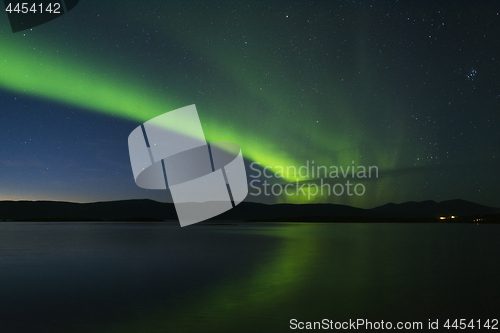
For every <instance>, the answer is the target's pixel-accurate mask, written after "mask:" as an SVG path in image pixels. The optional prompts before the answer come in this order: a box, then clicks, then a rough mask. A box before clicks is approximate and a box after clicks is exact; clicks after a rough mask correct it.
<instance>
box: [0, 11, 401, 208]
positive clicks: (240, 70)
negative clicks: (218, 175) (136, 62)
mask: <svg viewBox="0 0 500 333" xmlns="http://www.w3.org/2000/svg"><path fill="white" fill-rule="evenodd" d="M195 18H197V19H199V20H202V19H203V17H202V15H199V17H195ZM156 23H157V24H160V22H155V21H153V22H151V24H153V25H154V24H156ZM174 25H175V21H174V22H171V24H170V26H171V27H172V26H174ZM201 27H203V25H201ZM171 29H172V31H170V32H169V33H170V34H174V35H177V38H178V39H179V40H183V41H184V43H185V45H186V47H187V48H188V49H190V52H193V53H194V54H204V57H206V58H209V59H210V65H211V66H213V67H215V68H216V71H219V72H221V73H223V74H224V75H225V76H226V77H228V78H229V80H230V81H231V82H230V84H233V83H234V85H235V86H236V88H235V89H236V92H237V96H235V98H234V100H232V101H227V100H224V98H225V97H224V96H222V97H221V96H219V94H214V96H213V97H211V96H208V97H205V96H202V97H201V98H200V99H198V100H196V99H195V100H193V98H192V97H187V98H186V97H184V96H186V95H189V92H188V93H186V92H181V93H180V94H179V93H173V92H170V93H166V92H162V91H161V89H158V85H157V84H158V81H159V79H158V78H157V77H155V75H154V72H151V80H147V79H144V80H145V81H143V79H142V78H141V77H139V76H138V75H137V74H136V73H134V72H133V71H132V70H128V71H127V70H122V69H121V68H118V67H117V66H116V65H115V64H114V63H113V60H112V56H111V55H109V56H108V55H102V56H100V57H99V61H95V60H94V59H95V56H94V57H93V56H92V53H91V52H84V51H81V52H80V54H79V56H78V57H75V56H74V55H73V54H72V53H71V52H69V51H67V50H71V49H77V48H78V46H77V45H76V44H75V45H74V48H73V46H72V45H71V42H69V43H68V44H69V46H68V47H67V48H66V49H67V50H66V49H65V50H66V51H65V50H57V49H56V48H54V47H50V46H47V45H51V43H50V42H48V40H47V38H46V37H44V38H42V40H43V43H41V42H33V41H31V42H30V43H29V44H30V45H29V46H27V45H26V44H27V43H26V42H25V40H23V37H22V36H21V35H19V34H10V35H9V34H6V33H3V34H2V39H1V40H0V57H1V59H3V60H4V61H3V62H1V63H0V87H1V88H3V89H6V90H9V91H14V92H18V93H21V94H25V95H29V96H35V97H38V98H43V99H47V100H50V101H55V102H59V103H63V104H67V105H72V106H76V107H80V108H83V109H86V110H89V111H93V112H99V113H103V114H106V115H110V116H114V117H121V118H125V119H130V120H134V121H138V122H144V121H147V120H149V119H151V118H153V117H155V116H158V115H160V114H162V113H164V112H166V111H170V110H174V109H177V108H179V107H183V106H185V105H189V104H193V103H196V104H197V105H198V109H199V111H200V112H201V113H200V118H201V120H202V123H203V127H204V131H205V136H206V138H207V140H209V141H227V142H234V143H237V144H238V145H239V146H240V147H241V148H242V152H243V154H244V157H245V158H247V159H249V160H252V161H257V162H259V163H260V164H261V165H262V166H271V167H272V168H273V167H276V166H281V167H285V168H286V167H287V166H296V167H297V168H298V167H300V166H302V165H304V164H305V162H306V161H307V160H314V161H315V162H316V165H326V166H329V165H330V166H331V165H338V166H340V165H344V166H349V165H352V164H353V163H354V165H366V166H368V165H376V166H378V168H379V170H380V173H381V174H382V175H383V173H384V171H387V170H393V169H394V168H396V166H397V165H398V164H399V163H398V162H400V161H399V159H400V156H399V155H398V152H399V151H400V150H401V142H402V140H395V136H394V135H391V136H388V137H384V138H381V140H372V139H371V138H370V137H369V136H367V135H365V134H364V133H365V132H366V131H363V130H359V129H361V128H366V123H367V122H369V121H368V120H363V119H359V118H357V117H356V116H355V113H354V112H353V111H352V109H353V106H350V105H349V103H348V102H347V101H346V100H345V99H344V98H342V96H341V95H342V94H341V91H340V92H334V91H337V90H336V89H334V87H333V86H332V83H330V84H329V89H327V91H330V92H332V93H331V94H330V93H326V94H323V95H322V96H320V97H318V100H313V98H311V97H307V96H306V97H304V98H298V97H293V96H299V95H301V94H300V91H301V90H303V89H302V88H300V87H297V86H293V85H291V84H290V78H287V77H283V76H279V75H276V73H274V74H275V75H272V74H273V73H271V74H269V75H268V76H269V77H270V79H269V80H268V81H267V82H264V81H263V79H262V75H261V76H259V75H257V74H256V73H266V72H270V71H271V70H270V69H269V65H268V64H267V65H265V64H266V62H265V61H264V60H265V59H264V58H263V57H264V54H263V53H262V52H261V53H258V52H257V51H256V50H257V49H266V48H267V47H268V46H269V45H266V44H262V43H261V44H259V43H257V40H255V44H257V45H256V46H255V53H256V56H255V57H254V58H253V60H249V61H248V62H247V63H242V62H241V61H236V60H234V61H232V60H231V59H237V58H240V56H241V54H238V50H236V49H235V48H234V47H232V46H231V45H232V44H231V43H228V46H227V48H221V47H215V46H214V47H205V48H200V47H197V46H196V44H194V43H192V42H190V40H193V39H192V38H191V37H192V36H191V35H185V34H183V33H180V32H176V31H175V30H173V28H171ZM214 29H216V28H214ZM203 33H204V32H203V29H202V28H199V29H195V30H194V32H192V34H198V35H199V36H201V37H203ZM211 33H214V31H212V32H211ZM207 38H208V37H207ZM54 44H55V43H54ZM245 52H248V51H245ZM227 54H232V55H234V56H232V57H227V56H224V55H227ZM69 59H71V60H69ZM267 63H269V61H267ZM275 65H276V68H274V69H273V70H272V71H281V72H285V71H286V69H285V68H283V66H282V65H280V63H279V61H277V62H276V63H275ZM213 67H211V68H212V70H214V69H213ZM300 73H301V72H300V71H298V73H295V74H293V75H300ZM165 74H168V71H167V72H166V73H165ZM143 76H144V75H143ZM173 77H174V79H175V78H176V77H179V73H173ZM271 77H273V78H271ZM323 80H328V81H331V82H334V81H335V80H334V79H333V78H332V79H329V78H328V77H324V78H323ZM260 86H264V87H265V89H263V90H260V89H259V88H257V87H260ZM179 89H180V88H179ZM290 96H292V97H290ZM235 100H236V101H238V100H242V102H241V103H239V102H235ZM251 101H253V103H252V102H251ZM298 105H301V107H300V110H298V108H299V107H298ZM319 106H322V107H325V108H329V109H331V110H332V117H333V118H335V119H338V121H335V125H334V126H328V125H326V124H319V123H317V122H311V123H310V124H307V123H306V122H303V121H298V122H297V121H288V119H287V118H288V117H289V115H290V114H291V113H294V114H295V112H311V113H312V114H314V110H315V109H316V108H318V107H319ZM259 108H262V109H264V110H266V112H267V113H266V114H265V115H262V116H260V115H259V114H258V112H259ZM294 110H295V111H294ZM172 130H175V129H172ZM284 133H285V134H284ZM397 135H400V134H399V133H396V136H397ZM284 136H285V137H287V139H286V140H284V139H283V137H284ZM283 180H284V181H289V182H291V181H295V180H296V178H294V177H291V176H290V177H289V176H288V175H285V176H284V177H283ZM299 180H304V179H302V178H299ZM389 186H390V181H389V180H388V179H387V178H383V177H382V178H381V179H377V180H376V181H372V182H370V184H369V187H367V191H366V194H365V195H364V196H362V197H357V196H353V197H346V196H342V197H337V198H328V197H325V196H315V197H314V199H313V200H310V199H309V198H308V195H306V196H302V197H300V196H293V197H287V196H285V195H284V196H282V197H281V198H279V200H278V201H279V202H292V203H306V202H335V203H342V204H350V205H354V206H360V207H363V206H365V207H366V206H367V205H368V206H373V205H374V204H376V203H384V202H387V201H388V200H394V199H395V198H397V197H398V193H396V191H392V192H391V193H390V194H388V191H387V190H386V189H387V188H388V187H389Z"/></svg>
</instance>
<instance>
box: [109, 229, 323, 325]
mask: <svg viewBox="0 0 500 333" xmlns="http://www.w3.org/2000/svg"><path fill="white" fill-rule="evenodd" d="M318 231H319V230H318V229H317V228H315V226H314V225H306V224H300V225H299V224H294V225H292V226H283V225H281V226H278V227H274V228H273V227H266V228H256V227H252V228H251V229H246V230H245V231H244V232H245V233H254V234H261V235H263V236H274V237H278V239H279V242H280V244H279V246H278V247H277V253H275V254H272V255H269V256H267V258H263V259H262V263H261V264H260V266H259V267H258V268H257V269H256V270H255V271H254V273H251V275H250V276H248V278H243V279H240V280H237V281H232V280H226V281H221V282H220V283H219V284H218V285H215V286H211V287H210V288H208V290H206V291H205V292H204V294H202V295H198V296H196V297H190V299H189V300H187V301H186V302H185V303H184V304H180V305H179V306H178V307H176V309H166V308H165V309H154V310H151V311H150V312H149V313H148V314H146V315H139V316H137V317H135V318H133V319H131V320H129V321H127V322H122V323H118V324H114V325H111V326H108V327H105V328H103V329H102V330H101V331H99V332H166V331H172V332H194V331H196V332H199V331H203V332H211V331H217V332H226V331H242V328H244V327H245V326H244V325H245V323H248V324H250V323H252V321H253V320H254V319H255V318H258V317H260V318H265V317H266V314H267V313H269V311H270V310H272V309H274V308H275V307H286V305H287V303H289V302H291V301H292V298H293V297H294V295H295V294H296V293H297V291H298V289H300V288H301V287H303V285H304V282H305V281H307V280H308V279H307V275H308V274H310V273H311V269H310V267H311V266H312V264H313V261H314V259H315V257H316V253H317V249H318V246H317V245H318V241H317V238H316V237H314V235H315V234H317V232H318ZM284 324H285V325H286V323H284Z"/></svg>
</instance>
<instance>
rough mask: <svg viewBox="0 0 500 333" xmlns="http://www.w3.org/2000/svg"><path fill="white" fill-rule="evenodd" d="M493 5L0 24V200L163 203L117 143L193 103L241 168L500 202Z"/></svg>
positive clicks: (263, 10) (179, 11)
mask: <svg viewBox="0 0 500 333" xmlns="http://www.w3.org/2000/svg"><path fill="white" fill-rule="evenodd" d="M498 12H499V8H498V6H495V5H494V3H491V4H488V3H486V4H484V6H483V7H481V6H479V5H478V4H477V2H467V1H459V2H454V3H453V4H445V3H441V2H433V3H432V4H428V5H426V6H425V7H423V6H422V5H420V6H419V4H418V3H417V2H405V3H401V2H375V1H366V2H364V1H361V2H359V1H333V2H326V1H325V2H321V1H320V2H297V3H292V2H287V1H283V2H272V3H268V2H249V3H244V2H235V3H230V2H222V1H221V2H218V1H216V2H196V1H192V2H179V3H176V2H166V1H142V2H135V1H120V2H117V1H85V0H81V1H80V4H79V5H78V6H77V7H76V8H75V9H73V10H72V11H71V12H70V13H68V14H67V15H65V16H63V17H61V18H59V19H57V20H54V21H52V22H49V23H47V24H44V25H41V26H39V27H36V28H34V29H32V30H29V31H24V32H20V33H16V34H13V33H12V32H11V31H10V27H9V25H8V21H7V16H6V15H3V18H2V19H0V31H1V33H0V107H1V111H2V112H1V120H2V121H1V125H0V126H1V128H2V131H1V134H0V138H1V140H2V143H3V145H2V150H1V159H0V168H1V170H2V173H1V176H0V184H2V189H1V192H0V193H1V197H0V198H1V199H2V200H8V199H14V200H20V199H28V200H34V199H36V200H64V201H85V202H88V201H99V200H118V199H128V198H152V199H155V200H160V201H163V200H165V194H164V193H161V192H157V191H147V190H142V189H139V188H136V186H135V183H134V180H133V177H132V172H131V169H130V163H129V157H128V151H127V137H128V134H129V133H130V132H131V131H132V130H133V129H134V128H135V127H137V126H138V125H139V124H140V123H142V122H144V121H146V120H149V119H151V118H153V117H155V116H157V115H159V114H162V113H164V112H167V111H170V110H174V109H177V108H180V107H183V106H186V105H190V104H196V106H197V109H198V112H199V114H200V118H201V121H202V124H203V129H204V131H205V136H206V137H207V139H208V140H209V141H228V142H234V143H236V144H238V145H239V146H240V147H241V148H242V152H243V155H244V157H245V158H246V159H247V160H248V161H255V162H259V163H260V164H261V165H263V166H282V167H287V166H296V167H299V166H301V165H304V164H305V163H306V162H307V161H315V163H316V164H317V165H326V166H330V165H338V166H349V165H352V164H353V162H354V164H355V165H364V166H373V165H376V166H378V168H379V172H380V177H379V178H378V179H375V180H373V179H372V180H370V181H369V182H367V183H366V194H365V195H364V196H363V197H357V198H349V197H345V196H344V197H338V198H333V197H326V198H325V197H323V198H317V200H319V202H335V203H345V204H351V205H354V206H358V207H363V208H369V207H374V206H377V205H382V204H385V203H387V202H405V201H410V200H415V201H422V200H436V201H442V200H447V199H454V198H460V199H465V200H470V201H474V202H477V203H481V204H485V205H491V206H500V201H499V199H498V196H496V189H497V188H498V186H499V185H500V184H499V179H498V177H497V174H498V171H497V170H498V167H499V163H498V162H497V160H498V156H499V153H500V151H499V149H500V148H499V147H500V145H499V143H500V140H499V137H500V136H499V135H498V128H499V125H500V119H499V117H498V110H499V101H500V90H499V84H498V79H497V77H498V60H499V56H498V54H497V52H495V51H496V47H495V46H496V45H498V42H499V37H498V27H499V23H500V22H499V20H500V16H499V14H498ZM250 172H251V170H248V169H247V173H250ZM288 180H291V179H288ZM248 199H251V198H248ZM248 199H247V200H248ZM278 201H279V202H283V201H284V202H293V200H292V201H289V200H287V198H286V197H282V198H279V200H278ZM301 202H303V201H301ZM316 202H318V201H316Z"/></svg>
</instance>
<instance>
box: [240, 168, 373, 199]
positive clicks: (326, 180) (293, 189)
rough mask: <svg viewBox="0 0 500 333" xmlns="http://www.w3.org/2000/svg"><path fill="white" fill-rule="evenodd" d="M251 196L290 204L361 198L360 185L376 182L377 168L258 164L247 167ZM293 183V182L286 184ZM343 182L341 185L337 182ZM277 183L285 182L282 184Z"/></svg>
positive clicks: (363, 190) (362, 193) (362, 186)
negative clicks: (297, 201) (281, 200)
mask: <svg viewBox="0 0 500 333" xmlns="http://www.w3.org/2000/svg"><path fill="white" fill-rule="evenodd" d="M250 169H251V170H252V174H250V178H253V179H252V180H251V181H250V184H249V185H250V187H251V192H250V195H251V196H255V197H257V196H262V195H263V196H266V197H269V196H274V197H281V196H285V197H287V198H288V199H289V200H291V201H294V200H295V201H296V199H300V200H302V201H312V200H316V199H317V198H326V197H329V196H335V197H339V196H343V195H346V196H349V197H351V196H357V197H360V196H363V195H364V194H365V193H366V187H365V185H364V184H363V182H364V181H367V180H369V179H372V178H378V167H377V166H375V165H372V166H363V165H355V163H354V161H352V164H351V165H340V166H338V165H330V166H325V165H315V163H314V161H309V160H307V161H306V163H305V164H304V165H302V166H299V167H296V166H294V165H291V166H286V167H284V166H280V165H278V166H262V165H261V164H260V163H259V162H253V163H252V164H251V165H250ZM291 179H294V181H290V180H291ZM341 179H344V180H345V181H340V180H341ZM281 180H285V182H282V181H281Z"/></svg>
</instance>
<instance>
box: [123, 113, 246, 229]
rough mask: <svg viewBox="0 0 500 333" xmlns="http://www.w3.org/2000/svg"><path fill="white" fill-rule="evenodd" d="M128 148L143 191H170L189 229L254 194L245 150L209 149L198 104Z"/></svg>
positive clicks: (164, 118) (154, 125)
mask: <svg viewBox="0 0 500 333" xmlns="http://www.w3.org/2000/svg"><path fill="white" fill-rule="evenodd" d="M128 147H129V153H130V162H131V164H132V171H133V174H134V179H135V182H136V184H137V186H139V187H142V188H144V189H153V190H154V189H163V190H166V189H167V186H168V188H169V189H170V193H171V194H172V199H173V201H174V205H175V210H176V212H177V217H178V218H179V222H180V224H181V226H183V227H184V226H187V225H190V224H193V223H197V222H201V221H204V220H206V219H209V218H211V217H214V216H216V215H219V214H221V213H223V212H225V211H227V210H229V209H231V208H233V207H234V206H236V205H238V204H239V203H240V202H242V201H243V200H244V199H245V197H246V196H247V194H248V184H247V177H246V171H245V165H244V163H243V156H242V154H241V150H240V147H238V146H237V145H236V144H234V143H229V142H212V143H210V144H208V143H207V141H206V140H205V135H204V133H203V128H202V127H201V122H200V118H199V117H198V112H197V110H196V106H195V105H194V104H193V105H190V106H186V107H183V108H180V109H177V110H174V111H170V112H167V113H165V114H162V115H160V116H158V117H156V118H153V119H151V120H149V121H147V122H145V123H144V124H143V125H141V126H139V127H137V128H136V129H135V130H133V131H132V133H131V134H130V136H129V138H128Z"/></svg>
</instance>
